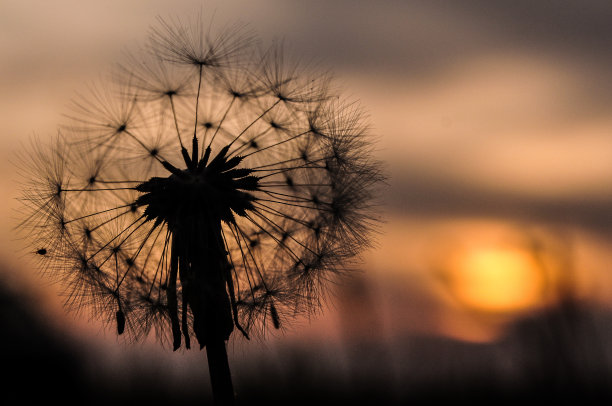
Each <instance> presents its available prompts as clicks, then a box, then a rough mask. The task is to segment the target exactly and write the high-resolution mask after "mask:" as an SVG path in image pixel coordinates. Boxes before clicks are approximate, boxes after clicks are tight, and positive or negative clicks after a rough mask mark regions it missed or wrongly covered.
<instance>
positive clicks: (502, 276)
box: [451, 248, 542, 312]
mask: <svg viewBox="0 0 612 406" xmlns="http://www.w3.org/2000/svg"><path fill="white" fill-rule="evenodd" d="M451 280H452V284H451V288H452V289H453V291H454V293H455V296H456V298H457V299H458V300H459V301H460V302H461V303H462V304H464V305H466V306H468V307H471V308H474V309H477V310H482V311H490V312H512V311H521V310H526V309H528V308H531V307H533V306H536V305H537V304H538V303H539V302H540V301H541V299H542V297H541V295H542V278H541V273H540V271H539V269H538V267H537V266H536V264H535V263H534V261H533V258H532V257H531V256H530V255H529V254H528V253H526V252H524V251H521V250H519V249H510V248H491V249H476V250H473V251H469V252H467V253H464V254H462V255H460V256H459V257H458V258H457V259H456V261H455V263H454V265H453V270H452V274H451Z"/></svg>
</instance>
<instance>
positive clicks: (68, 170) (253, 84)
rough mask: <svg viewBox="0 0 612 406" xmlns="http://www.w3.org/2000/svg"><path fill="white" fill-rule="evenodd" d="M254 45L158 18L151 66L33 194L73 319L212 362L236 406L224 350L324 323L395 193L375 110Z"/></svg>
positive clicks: (224, 395)
mask: <svg viewBox="0 0 612 406" xmlns="http://www.w3.org/2000/svg"><path fill="white" fill-rule="evenodd" d="M252 44H253V41H252V38H251V36H249V35H247V34H245V33H244V31H242V30H239V29H238V30H237V29H236V28H235V27H232V28H230V29H228V30H225V31H222V32H221V33H220V34H218V35H213V34H211V32H210V31H209V30H205V29H204V28H203V27H202V25H201V23H196V24H194V25H187V26H185V25H182V24H180V23H177V22H173V21H165V20H161V21H160V25H159V27H158V28H157V29H155V30H153V31H152V36H151V42H150V46H149V50H150V51H151V52H150V55H147V56H144V57H143V59H142V61H141V60H139V59H138V58H137V57H134V58H132V60H131V61H130V63H129V64H127V65H123V66H122V67H121V68H120V70H119V73H117V74H116V75H115V76H114V78H115V85H106V84H105V85H104V86H102V87H99V88H94V89H93V90H92V93H91V95H90V96H88V97H87V96H82V97H80V98H79V99H78V101H77V102H76V103H75V108H74V112H73V113H72V114H70V115H69V120H70V121H69V123H68V124H67V125H66V126H64V127H63V130H62V135H61V136H59V137H58V138H57V139H56V141H55V143H54V144H53V145H52V146H51V147H50V148H48V149H44V148H43V147H42V146H41V145H38V144H37V145H35V153H34V154H32V157H33V158H32V159H31V160H30V161H31V162H30V164H31V165H30V166H31V169H30V171H29V172H28V173H29V178H28V181H27V183H26V186H25V188H24V193H23V197H22V200H23V202H24V203H25V205H24V206H25V210H24V211H25V214H24V222H23V223H22V229H23V230H25V231H26V232H27V234H28V237H29V238H30V239H31V241H32V244H33V246H34V247H37V248H36V249H35V253H36V254H38V256H40V257H41V261H44V268H45V269H46V270H47V271H48V273H49V274H51V275H52V276H53V277H54V278H57V279H59V281H60V282H61V283H63V285H64V287H65V288H66V293H67V305H68V307H69V308H72V309H75V310H83V309H89V310H90V311H91V312H92V314H93V315H95V316H97V317H100V318H102V320H104V321H106V322H108V323H114V324H115V326H116V331H117V333H118V334H124V333H125V334H126V335H128V336H130V337H132V338H134V339H139V338H142V337H144V336H146V335H148V334H149V333H150V332H151V331H155V332H156V334H157V335H158V337H160V340H161V341H162V342H170V343H171V345H172V348H174V349H175V350H177V349H179V348H181V347H183V346H184V347H186V348H190V347H191V344H192V342H194V341H195V342H197V343H198V344H199V346H200V348H203V347H206V350H207V354H208V360H209V368H210V371H211V379H212V382H213V393H214V396H215V398H216V399H217V400H218V401H219V402H227V403H231V399H233V392H232V386H231V379H230V375H229V366H228V363H227V353H226V350H225V343H226V341H227V340H229V339H230V336H231V335H232V333H233V332H234V330H238V331H239V332H240V334H241V335H243V336H244V337H246V338H249V337H250V336H251V335H254V334H257V333H261V334H264V333H265V331H266V325H267V324H269V323H266V320H268V321H270V320H271V324H272V326H273V327H274V328H275V329H279V328H281V320H283V325H284V323H285V322H286V321H287V320H291V319H292V318H294V317H295V316H297V315H300V314H309V313H312V312H316V311H318V310H319V309H320V307H321V305H322V303H324V301H325V297H326V291H327V288H328V287H329V286H330V285H331V283H330V282H332V281H334V280H336V279H337V278H338V277H340V276H342V275H343V274H345V273H347V272H348V271H349V270H350V261H351V259H352V258H354V257H355V256H356V255H357V254H359V252H360V251H361V250H362V249H363V248H364V247H366V246H367V245H368V243H369V239H368V235H369V231H370V229H371V228H372V227H373V226H374V225H375V223H376V217H375V216H374V214H373V211H372V208H371V201H372V198H373V194H374V192H373V187H374V186H375V185H376V184H377V183H378V182H380V181H381V180H382V179H383V176H382V175H381V173H380V170H379V166H378V164H377V163H376V162H375V161H374V160H373V159H372V157H371V146H370V145H371V144H370V142H369V139H368V136H367V126H366V125H365V124H364V122H363V117H364V115H363V113H362V112H361V110H359V109H358V108H357V107H356V106H355V104H353V103H341V102H339V101H338V99H339V98H338V95H337V94H335V93H333V92H331V90H330V89H331V88H330V86H329V78H328V77H327V76H321V77H313V76H312V75H310V74H307V72H305V71H300V70H299V69H298V67H297V66H290V65H289V64H287V62H286V60H285V58H284V57H283V53H282V52H281V49H280V48H279V47H278V46H273V47H271V48H270V49H269V50H267V51H263V52H262V53H261V54H260V55H256V53H254V52H253V51H252V50H251V48H252ZM113 86H115V87H113ZM40 247H53V251H52V252H49V251H47V249H46V248H40Z"/></svg>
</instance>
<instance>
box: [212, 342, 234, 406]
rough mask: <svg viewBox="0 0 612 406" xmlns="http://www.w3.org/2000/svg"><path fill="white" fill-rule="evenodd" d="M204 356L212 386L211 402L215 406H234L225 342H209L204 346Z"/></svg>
mask: <svg viewBox="0 0 612 406" xmlns="http://www.w3.org/2000/svg"><path fill="white" fill-rule="evenodd" d="M206 356H207V357H208V371H209V372H210V384H211V386H212V394H213V402H214V404H215V405H217V406H233V405H234V386H233V385H232V375H231V373H230V368H229V362H228V360H227V350H226V348H225V340H223V339H220V338H218V339H215V340H210V341H209V342H208V343H207V344H206Z"/></svg>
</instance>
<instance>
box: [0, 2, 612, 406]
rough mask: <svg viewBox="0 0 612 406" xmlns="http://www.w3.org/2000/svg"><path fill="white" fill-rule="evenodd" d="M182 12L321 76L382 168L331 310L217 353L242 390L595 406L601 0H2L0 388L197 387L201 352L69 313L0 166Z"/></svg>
mask: <svg viewBox="0 0 612 406" xmlns="http://www.w3.org/2000/svg"><path fill="white" fill-rule="evenodd" d="M200 10H202V12H203V14H204V15H209V14H214V20H215V22H219V23H221V24H219V25H222V23H224V22H234V21H241V22H245V23H248V24H249V26H250V27H251V28H253V29H254V30H255V31H256V32H257V33H258V35H259V36H260V38H261V39H262V40H263V41H264V42H269V41H271V40H272V39H274V38H277V39H278V38H281V39H284V41H285V44H286V46H287V49H288V50H289V51H290V53H291V54H292V55H293V56H296V57H299V58H300V59H302V60H304V61H311V60H315V61H319V66H320V67H323V68H329V69H330V70H332V71H333V72H334V74H335V77H336V79H337V83H338V84H340V86H342V87H343V88H344V90H345V92H344V93H345V95H346V96H347V97H349V98H354V99H358V100H360V102H361V104H362V105H363V106H364V107H365V109H366V110H367V111H368V112H369V114H370V120H371V125H372V133H373V134H375V135H376V137H377V139H378V144H377V155H378V157H379V158H380V159H381V160H383V161H384V162H386V170H387V173H388V175H389V181H388V183H389V185H388V187H387V188H385V189H384V192H383V195H382V202H381V207H380V212H381V213H382V214H383V215H384V218H385V219H386V222H385V223H384V224H383V225H382V227H381V229H380V234H379V235H378V237H377V239H376V240H377V244H376V246H375V247H374V248H373V249H371V250H369V251H367V252H366V253H365V254H364V257H363V263H362V265H361V272H360V273H359V274H358V275H357V276H356V277H355V278H353V279H352V280H351V281H350V283H347V284H346V285H344V286H340V287H339V289H338V290H337V292H336V294H335V297H334V299H333V301H331V302H330V304H329V309H328V310H327V311H325V312H324V313H323V314H321V315H319V316H318V317H316V318H313V319H312V320H300V321H299V322H298V323H296V324H295V325H294V326H292V327H291V328H289V329H288V330H287V331H285V332H284V334H280V333H275V334H271V335H270V336H268V337H267V338H266V340H264V341H261V342H244V341H241V340H240V339H238V340H236V341H234V342H233V343H230V358H231V360H230V362H231V365H232V370H233V376H234V380H235V387H236V391H237V393H238V399H239V401H240V402H241V404H253V403H255V402H256V401H262V402H263V401H267V402H269V403H273V402H275V401H278V402H287V401H291V402H292V403H293V404H298V403H299V402H300V401H304V402H308V401H313V400H326V399H338V400H346V401H353V400H363V399H368V398H370V399H375V400H379V401H383V402H386V403H385V404H394V403H402V402H405V401H409V400H430V399H432V398H437V399H441V398H448V399H455V398H457V397H460V398H466V399H467V398H495V399H498V400H499V399H516V398H522V397H528V396H529V397H533V396H535V395H537V396H541V397H542V398H543V399H554V398H559V397H564V398H566V397H568V396H577V397H579V398H580V399H581V400H586V399H595V398H597V397H601V396H608V397H610V394H611V391H610V389H609V382H611V379H612V270H611V269H610V264H611V263H612V249H611V248H612V114H610V111H612V53H610V50H611V49H612V25H611V24H610V21H612V3H611V2H609V1H606V0H601V1H599V0H588V1H586V0H583V1H578V0H575V1H569V0H557V1H546V0H542V1H537V2H535V1H528V0H514V1H497V2H489V1H485V0H464V1H461V2H458V1H450V0H448V1H408V0H406V1H400V0H395V1H391V0H389V1H376V2H374V1H365V0H335V1H319V0H313V1H298V0H283V1H281V0H258V1H247V0H243V1H223V2H221V1H219V2H215V1H191V0H180V1H179V0H177V1H173V2H167V1H161V0H148V1H145V0H132V1H129V2H126V1H119V0H107V1H104V2H96V3H92V2H82V1H77V0H56V1H53V2H44V1H17V0H0V134H1V136H0V171H1V172H0V173H2V176H0V190H1V191H2V193H0V207H1V208H2V212H3V213H4V214H3V215H2V216H0V303H1V305H0V325H1V326H2V327H1V331H2V333H1V334H0V337H1V338H0V362H1V363H2V364H3V365H4V366H6V367H7V368H8V369H10V370H11V371H12V373H11V374H10V377H9V378H8V381H7V382H6V383H5V389H4V390H3V391H2V394H1V395H0V397H1V396H4V397H8V398H9V399H13V400H28V399H33V398H34V397H36V396H38V395H40V393H44V394H45V396H47V397H48V398H50V399H51V398H52V399H54V400H58V401H60V402H63V403H66V404H67V403H73V402H74V403H77V402H83V403H90V404H96V403H106V402H109V401H112V402H115V403H122V402H124V403H134V402H137V403H143V404H144V403H145V402H146V403H148V404H166V403H169V402H171V401H172V402H174V403H175V404H181V402H183V401H184V402H185V403H187V402H190V401H194V400H198V401H199V400H201V401H209V400H210V394H209V389H208V388H209V383H208V372H207V367H206V362H205V355H204V353H203V352H198V351H186V352H180V353H172V351H171V349H170V348H167V347H166V348H162V347H160V346H159V345H158V344H157V343H156V342H155V341H154V340H153V339H152V340H150V342H145V343H138V344H132V343H126V342H124V341H123V340H121V339H118V338H117V337H116V336H115V334H114V331H112V329H110V330H108V331H107V330H105V329H104V328H103V327H102V326H100V325H99V324H97V323H96V322H91V321H89V320H88V317H87V315H85V314H84V315H75V314H73V313H67V312H66V311H65V310H64V309H63V308H62V298H61V297H60V295H59V291H60V287H58V286H55V285H53V284H51V282H50V281H48V280H45V279H44V278H41V277H40V275H39V274H37V270H36V266H35V263H34V262H33V261H32V258H31V257H32V255H31V253H29V252H27V251H25V250H24V246H25V244H24V243H23V241H20V240H18V239H16V238H15V237H14V234H15V233H14V227H15V225H16V224H17V220H16V219H17V218H18V216H19V213H18V207H19V204H18V202H17V201H16V197H17V196H18V195H19V192H18V189H19V184H20V179H19V173H18V171H17V169H16V167H15V166H14V164H13V162H14V158H13V157H14V156H15V155H16V154H18V153H19V151H24V150H25V149H26V148H27V146H28V144H29V142H30V139H31V138H32V137H33V136H34V135H36V136H39V137H41V138H45V137H50V136H52V135H54V134H55V133H56V128H57V125H58V123H60V122H61V121H62V113H65V112H66V106H67V105H68V104H69V102H70V100H71V98H73V97H74V96H75V92H77V91H79V90H82V89H84V88H85V86H86V85H87V84H88V83H91V82H92V81H95V80H97V79H99V78H100V77H102V76H103V75H104V74H106V73H107V72H108V71H109V70H110V69H111V68H112V67H113V65H114V64H115V63H116V62H119V61H121V60H122V58H124V57H125V54H126V53H129V50H130V49H134V48H135V47H138V46H139V45H140V44H142V43H143V41H144V40H145V38H146V37H147V34H148V30H149V27H150V26H151V25H152V24H154V23H155V21H156V20H155V19H156V17H157V16H162V17H168V16H178V17H181V16H182V17H185V16H188V15H191V14H193V13H197V12H200ZM611 398H612V397H611Z"/></svg>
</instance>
